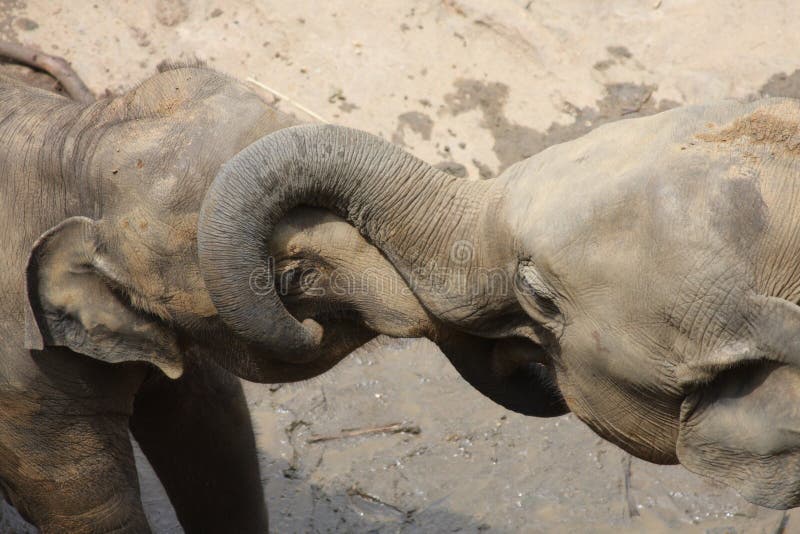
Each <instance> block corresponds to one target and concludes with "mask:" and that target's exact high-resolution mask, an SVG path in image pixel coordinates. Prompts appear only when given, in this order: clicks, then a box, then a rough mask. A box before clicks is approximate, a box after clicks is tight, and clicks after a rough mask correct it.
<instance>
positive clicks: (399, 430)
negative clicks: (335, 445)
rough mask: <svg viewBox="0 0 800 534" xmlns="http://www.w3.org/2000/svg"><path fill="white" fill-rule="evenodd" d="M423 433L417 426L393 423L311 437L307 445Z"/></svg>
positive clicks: (347, 429)
mask: <svg viewBox="0 0 800 534" xmlns="http://www.w3.org/2000/svg"><path fill="white" fill-rule="evenodd" d="M420 432H421V430H420V428H419V427H418V426H417V425H410V424H405V423H392V424H391V425H384V426H375V427H369V428H346V429H344V430H342V431H341V432H339V433H338V434H331V435H328V436H311V437H310V438H308V439H307V440H306V443H319V442H321V441H333V440H335V439H344V438H354V437H357V436H367V435H371V434H415V435H416V434H419V433H420Z"/></svg>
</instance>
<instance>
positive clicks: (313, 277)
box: [275, 265, 320, 296]
mask: <svg viewBox="0 0 800 534" xmlns="http://www.w3.org/2000/svg"><path fill="white" fill-rule="evenodd" d="M319 276H320V274H319V271H317V270H316V269H314V268H309V267H303V266H301V265H298V266H296V267H292V268H290V269H286V270H284V271H282V272H281V273H280V274H279V276H278V279H277V280H276V284H275V285H276V287H277V289H278V291H279V293H280V294H281V295H284V296H291V295H300V294H304V293H307V292H308V291H309V289H310V288H312V287H313V286H314V284H315V283H316V281H317V280H318V279H319Z"/></svg>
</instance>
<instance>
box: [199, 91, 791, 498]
mask: <svg viewBox="0 0 800 534" xmlns="http://www.w3.org/2000/svg"><path fill="white" fill-rule="evenodd" d="M799 147H800V103H798V102H797V101H795V100H791V99H765V100H760V101H755V102H751V103H746V104H744V103H736V102H726V103H722V104H715V105H707V106H696V107H686V108H680V109H676V110H672V111H667V112H664V113H660V114H658V115H654V116H651V117H647V118H641V119H633V120H627V121H620V122H617V123H613V124H609V125H605V126H602V127H600V128H597V129H596V130H594V131H593V132H591V133H590V134H588V135H586V136H584V137H582V138H579V139H577V140H575V141H572V142H568V143H564V144H561V145H557V146H554V147H551V148H549V149H547V150H545V151H543V152H541V153H540V154H537V155H536V156H533V157H531V158H529V159H527V160H524V161H522V162H519V163H518V164H516V165H514V166H512V167H511V168H509V169H508V170H507V171H506V172H505V173H503V174H502V175H501V176H500V177H498V178H497V179H495V180H489V181H485V182H467V181H463V180H458V179H456V178H454V177H452V176H449V175H446V174H444V173H442V172H440V171H439V170H437V169H435V168H433V167H431V166H429V165H427V164H426V163H424V162H422V161H420V160H418V159H416V158H414V157H413V156H411V155H409V154H408V153H406V152H404V151H403V150H401V149H399V148H397V147H395V146H392V145H390V144H388V143H386V142H384V141H382V140H380V139H378V138H375V137H373V136H370V135H368V134H365V133H363V132H359V131H355V130H350V129H346V128H338V127H333V126H303V127H296V128H290V129H286V130H282V131H281V132H277V133H275V134H273V135H271V136H269V137H267V138H265V139H262V140H260V141H259V142H257V143H254V144H253V145H251V146H250V147H248V148H247V149H245V150H244V151H242V152H241V153H240V154H239V155H237V157H236V158H234V160H233V161H231V162H229V163H228V164H227V165H226V167H224V168H223V170H222V172H221V173H220V175H219V176H218V177H217V179H216V180H215V182H214V184H212V186H211V188H210V190H209V193H208V194H207V196H206V200H205V202H204V205H203V209H202V212H201V217H200V222H199V231H198V246H199V254H200V264H201V269H202V271H203V273H204V275H205V279H206V282H207V284H208V288H209V292H210V294H211V296H212V299H213V300H214V302H215V303H216V304H217V307H218V309H219V311H220V315H221V316H222V317H223V319H224V320H225V321H226V322H227V324H229V325H230V326H231V327H232V328H233V329H234V330H235V331H237V332H239V333H240V334H241V335H243V336H245V337H248V338H250V339H252V340H253V341H254V342H256V343H259V344H262V345H264V346H270V347H272V348H273V349H274V350H275V351H278V350H279V349H280V350H282V351H283V352H284V354H282V355H281V359H282V360H290V359H291V358H292V357H295V355H296V354H297V353H298V352H303V351H308V350H309V349H312V348H313V347H314V346H316V340H317V339H318V337H319V336H320V334H321V333H323V335H324V328H321V327H320V325H318V324H315V323H313V322H310V321H308V320H306V321H304V322H303V323H301V322H298V321H297V320H296V319H295V318H294V317H292V316H291V315H290V314H289V313H288V312H287V310H285V309H284V308H283V303H282V302H281V301H280V300H279V299H278V298H277V297H275V296H270V295H259V296H253V295H252V294H248V292H247V288H246V284H245V282H246V279H247V278H246V276H247V273H248V272H250V269H251V268H252V266H253V265H256V264H258V263H259V262H261V261H263V255H264V254H265V252H264V251H263V250H262V249H260V247H259V242H260V240H261V239H263V238H264V236H265V235H267V236H269V235H271V232H272V229H273V227H274V225H275V223H276V222H277V221H278V220H280V218H281V217H282V216H283V214H284V213H286V211H287V210H289V209H290V208H292V207H293V206H295V205H298V204H311V205H316V206H320V207H325V208H329V209H333V210H335V211H336V212H338V213H339V214H340V215H342V216H343V217H345V218H346V219H347V220H348V221H349V222H351V223H352V224H353V225H354V226H355V227H356V228H358V229H359V231H360V232H361V233H362V234H364V235H365V236H366V237H367V238H368V239H369V240H370V241H371V242H372V243H373V244H375V245H376V246H377V247H378V248H379V249H380V250H381V251H382V252H383V254H384V255H385V256H386V257H387V258H388V259H389V261H390V262H391V263H392V265H393V266H394V267H395V268H396V269H397V270H398V272H399V273H400V274H401V275H402V277H403V279H404V280H406V282H407V283H408V284H409V286H410V287H411V288H412V289H413V291H414V293H415V295H416V296H417V297H418V298H419V301H420V302H421V304H422V305H423V306H424V308H425V309H426V310H427V311H428V313H430V315H431V316H432V317H434V318H435V319H436V320H438V321H441V322H442V323H444V324H446V325H449V326H451V327H456V328H458V329H461V330H463V331H465V332H469V333H471V334H474V335H479V336H485V337H492V338H526V339H528V340H530V341H531V342H533V343H535V344H537V345H541V346H542V347H544V349H545V350H546V353H547V355H548V356H549V360H548V361H546V362H545V365H552V366H553V368H554V369H555V375H556V378H557V383H558V387H559V389H560V390H561V392H562V393H563V395H564V398H565V400H566V404H567V405H568V406H569V408H570V409H571V410H572V411H573V412H574V413H575V414H576V415H577V416H578V417H579V418H581V419H582V420H583V421H584V422H586V423H587V424H588V425H589V426H590V427H591V428H592V429H593V430H595V431H596V432H597V433H598V434H600V435H601V436H603V437H604V438H606V439H608V440H610V441H611V442H613V443H615V444H617V445H619V446H620V447H622V448H624V449H625V450H627V451H629V452H631V453H632V454H634V455H636V456H637V457H640V458H643V459H646V460H650V461H653V462H658V463H675V462H680V463H682V464H683V465H685V466H686V467H688V468H689V469H690V470H692V471H694V472H697V473H700V474H702V475H706V476H709V477H711V478H713V479H715V480H717V481H720V482H724V483H726V484H728V485H730V486H732V487H733V488H735V489H736V490H737V491H739V493H741V494H742V495H743V496H744V497H745V498H746V499H748V500H750V501H751V502H754V503H757V504H761V505H764V506H769V507H774V508H787V507H792V506H797V505H798V504H800V457H799V456H798V455H800V442H799V441H798V440H797V437H796V435H797V431H796V429H797V427H798V423H800V421H798V419H797V410H796V407H795V406H796V404H797V400H798V398H797V395H798V393H797V392H798V391H799V390H800V389H798V387H799V386H800V371H798V369H797V366H798V364H800V344H798V335H797V332H798V331H800V308H798V307H797V305H796V303H797V301H798V298H800V289H799V288H800V279H798V275H797V269H796V260H797V253H798V249H797V247H798V228H800V219H798V216H797V213H796V210H795V205H796V204H797V201H798V198H797V187H796V181H797V177H798V172H799V171H800V163H799V162H798V159H797V155H798V149H799ZM234 191H236V192H239V193H243V194H238V195H234V194H232V192H234ZM234 213H247V214H250V215H251V217H250V218H246V217H245V218H242V217H240V218H237V219H233V218H232V214H234ZM231 221H233V222H234V224H232V225H231V224H230V222H231ZM248 262H249V263H250V265H248ZM487 273H488V276H487ZM498 281H499V282H498ZM232 295H237V297H236V298H235V299H234V301H235V302H241V301H240V300H239V299H244V300H245V301H246V302H247V303H248V304H247V306H236V305H231V304H229V302H230V300H229V299H232ZM265 316H269V317H270V318H271V319H272V322H271V323H270V324H266V323H265V321H264V320H263V319H262V318H263V317H265Z"/></svg>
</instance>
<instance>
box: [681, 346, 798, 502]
mask: <svg viewBox="0 0 800 534" xmlns="http://www.w3.org/2000/svg"><path fill="white" fill-rule="evenodd" d="M677 454H678V459H679V460H680V462H681V464H683V465H684V466H685V467H686V468H688V469H689V470H691V471H693V472H695V473H697V474H700V475H704V476H707V477H710V478H712V479H715V480H717V481H719V482H723V483H725V484H727V485H728V486H731V487H733V488H734V489H735V490H736V491H738V492H739V493H740V494H741V495H742V497H744V498H745V499H747V500H748V501H750V502H752V503H755V504H758V505H761V506H767V507H770V508H778V509H785V508H791V507H794V506H798V505H800V370H798V369H796V368H794V367H790V366H785V365H781V364H779V363H769V362H765V361H763V360H762V361H761V362H760V363H756V364H749V365H745V366H740V367H738V368H735V369H732V370H729V371H726V372H724V373H722V374H721V375H719V376H718V377H717V378H716V379H715V380H714V381H713V382H711V383H709V384H706V385H704V386H700V387H699V388H698V389H697V390H696V391H695V392H694V393H692V394H691V395H689V396H688V397H687V398H686V399H685V400H684V402H683V404H682V406H681V419H680V428H679V433H678V443H677Z"/></svg>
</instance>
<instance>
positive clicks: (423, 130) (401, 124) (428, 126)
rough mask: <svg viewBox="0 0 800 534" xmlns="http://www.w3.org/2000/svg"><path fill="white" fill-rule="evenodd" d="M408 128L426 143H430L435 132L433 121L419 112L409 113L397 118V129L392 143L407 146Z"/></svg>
mask: <svg viewBox="0 0 800 534" xmlns="http://www.w3.org/2000/svg"><path fill="white" fill-rule="evenodd" d="M406 128H408V129H409V130H411V131H412V132H414V133H416V134H419V135H421V136H422V139H423V140H425V141H430V138H431V131H432V130H433V119H431V118H430V117H429V116H427V115H426V114H424V113H421V112H419V111H408V112H406V113H403V114H401V115H399V116H398V117H397V129H396V130H395V131H394V133H393V134H392V142H393V143H396V144H398V145H401V146H406V143H405V131H406Z"/></svg>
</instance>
